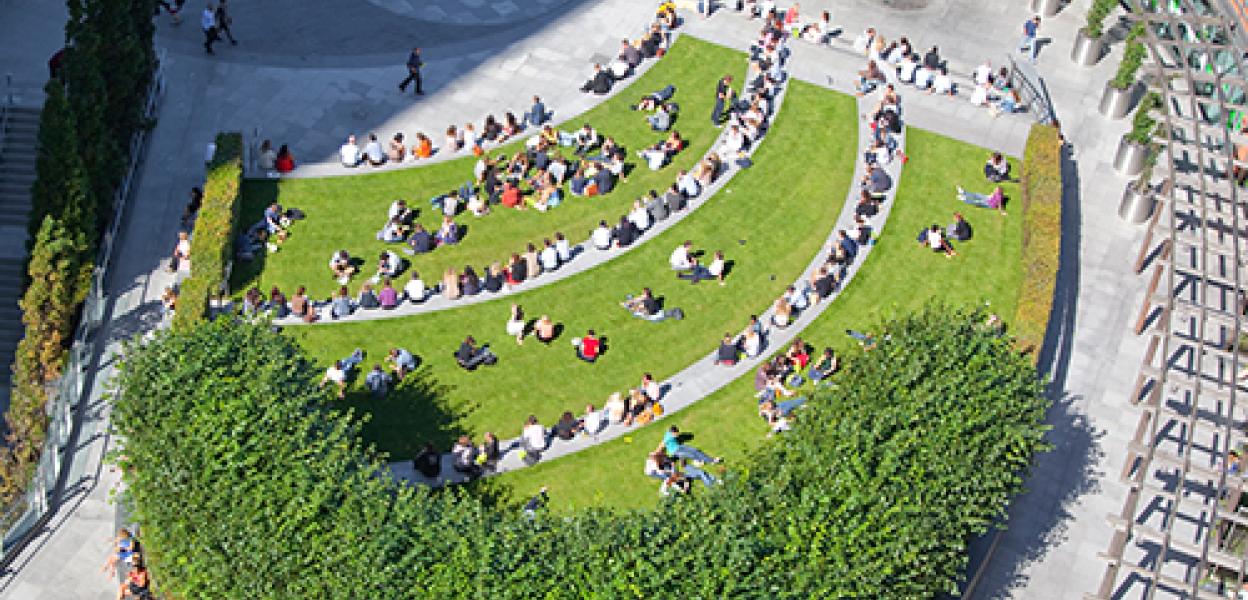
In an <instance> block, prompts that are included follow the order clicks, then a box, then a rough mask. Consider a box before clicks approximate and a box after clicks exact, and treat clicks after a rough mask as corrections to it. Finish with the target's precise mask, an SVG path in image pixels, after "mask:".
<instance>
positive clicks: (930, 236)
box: [917, 223, 958, 258]
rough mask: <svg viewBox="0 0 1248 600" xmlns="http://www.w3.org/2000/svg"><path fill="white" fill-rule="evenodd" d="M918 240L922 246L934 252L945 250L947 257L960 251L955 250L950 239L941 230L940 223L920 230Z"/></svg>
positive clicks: (951, 256)
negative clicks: (950, 243)
mask: <svg viewBox="0 0 1248 600" xmlns="http://www.w3.org/2000/svg"><path fill="white" fill-rule="evenodd" d="M917 239H918V242H919V245H920V246H926V247H928V248H931V249H932V252H944V253H945V258H953V257H954V256H957V255H958V253H957V252H955V251H954V249H953V246H950V245H949V242H948V240H946V239H945V236H944V235H943V234H941V232H940V225H937V224H935V223H933V224H932V226H931V227H929V228H927V229H925V230H923V231H921V232H919V236H918V238H917Z"/></svg>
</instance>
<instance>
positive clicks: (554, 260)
mask: <svg viewBox="0 0 1248 600" xmlns="http://www.w3.org/2000/svg"><path fill="white" fill-rule="evenodd" d="M537 259H538V260H540V261H541V262H542V270H543V271H553V270H554V269H555V268H557V267H558V266H559V253H558V252H556V251H555V247H554V246H546V247H545V248H542V252H541V254H538V255H537Z"/></svg>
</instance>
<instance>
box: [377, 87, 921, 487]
mask: <svg viewBox="0 0 1248 600" xmlns="http://www.w3.org/2000/svg"><path fill="white" fill-rule="evenodd" d="M789 83H790V82H787V81H786V86H785V87H786V88H787V87H788V85H789ZM857 103H858V112H859V113H865V112H867V111H869V110H870V108H871V105H870V104H868V103H867V100H866V98H865V97H864V98H859V99H858V101H857ZM870 139H871V131H870V129H869V128H868V125H867V123H866V122H865V121H864V120H859V128H858V144H857V146H858V149H859V152H858V156H861V155H862V151H865V150H866V148H867V144H868V141H869V140H870ZM904 148H905V132H904V128H903V132H902V134H901V135H900V136H898V149H899V151H904ZM864 166H865V165H864V164H863V162H862V161H861V160H855V166H854V176H853V177H852V178H851V179H850V189H849V190H848V194H847V197H846V201H845V204H844V205H843V207H842V209H841V214H840V216H839V217H838V219H837V221H836V224H835V225H834V226H833V227H832V228H831V230H830V231H829V233H828V237H827V243H826V244H825V245H824V246H823V247H822V248H821V250H820V251H819V252H817V253H816V254H815V256H814V257H813V258H812V259H811V261H810V263H809V264H808V265H807V266H806V268H805V270H803V272H802V275H801V276H800V277H798V278H797V279H796V282H797V283H798V284H800V283H801V282H803V281H805V280H806V279H807V278H808V277H809V276H810V274H811V273H812V272H813V271H815V270H816V269H818V268H819V267H820V266H822V265H823V263H824V252H823V249H826V248H828V247H830V246H831V244H833V243H835V241H836V240H837V237H838V232H839V231H840V230H842V229H846V228H849V227H852V226H853V225H854V208H855V206H856V205H857V201H858V196H859V194H858V191H859V187H858V184H857V181H858V180H859V179H860V178H861V177H862V176H863V175H864V173H865V170H864ZM901 166H902V161H900V160H894V161H892V162H891V163H890V164H889V165H888V166H887V167H886V168H885V171H886V172H888V174H889V176H890V177H892V181H893V185H892V187H891V188H890V189H889V191H888V194H887V197H888V199H887V201H886V202H884V203H883V204H882V205H881V210H880V213H879V214H878V215H876V217H875V218H874V219H873V222H872V223H871V225H872V234H873V236H874V235H875V234H878V232H880V231H882V230H883V226H884V224H885V223H886V222H887V220H888V215H889V213H890V212H891V208H892V206H893V204H894V200H895V198H896V193H897V188H898V184H899V182H900V175H901ZM873 247H874V244H864V245H861V246H859V251H858V252H859V254H858V257H857V258H856V259H855V260H854V262H853V263H852V264H851V265H850V266H849V268H848V269H847V270H846V274H845V278H844V279H843V280H842V282H841V284H840V285H839V286H838V287H837V289H836V290H835V291H834V292H833V295H832V297H831V298H829V299H827V300H825V301H823V302H820V303H818V304H816V305H813V306H811V307H809V308H807V309H806V310H805V311H803V312H802V313H801V314H800V315H799V316H798V317H797V318H796V319H794V320H793V322H792V324H790V325H789V327H787V328H785V329H783V330H777V329H775V328H767V329H766V330H765V333H764V335H763V339H764V340H765V341H766V345H765V350H766V351H765V352H760V353H759V355H758V356H757V357H755V358H745V359H743V360H741V361H739V362H738V363H737V364H736V365H734V366H732V367H723V366H719V365H717V364H716V360H715V354H716V353H715V351H711V352H710V353H709V354H707V355H705V356H703V357H702V358H701V359H699V360H698V361H696V362H694V363H693V364H692V365H690V366H688V367H686V368H685V369H683V370H682V371H680V372H678V373H676V374H675V375H674V376H672V377H670V378H668V379H666V380H664V381H663V382H662V384H661V385H662V386H663V388H664V390H665V392H664V394H663V397H662V401H661V404H662V405H663V408H664V414H663V416H661V417H659V418H657V419H655V421H653V422H652V423H650V424H647V425H640V426H638V425H632V426H625V425H622V424H618V423H608V424H607V425H606V426H604V427H603V428H602V430H601V431H600V432H598V433H597V435H594V436H592V437H589V436H578V437H577V438H575V439H573V440H570V441H561V440H552V441H551V442H549V443H548V446H547V448H546V450H544V451H543V453H542V456H543V461H542V463H541V464H546V463H549V462H550V461H551V460H553V459H557V458H561V457H564V456H569V455H572V454H575V453H577V452H581V451H583V450H586V449H588V448H592V447H594V446H598V445H600V444H603V443H606V442H609V441H612V440H615V439H619V438H622V437H624V436H626V435H627V434H630V433H633V432H635V431H637V430H641V429H646V428H648V427H650V426H652V425H654V424H657V423H664V422H665V421H666V420H667V419H670V418H671V417H672V415H675V414H677V413H679V412H680V411H681V410H683V409H685V408H687V407H689V406H692V405H693V404H695V403H696V402H698V401H699V400H701V399H703V398H705V397H708V396H710V395H711V394H713V393H715V392H716V391H718V390H720V389H721V388H724V387H726V386H728V385H729V384H731V383H733V382H735V381H738V380H739V379H740V378H742V377H744V376H747V375H748V374H749V373H751V372H752V371H753V370H754V369H755V368H756V367H757V366H758V365H760V364H762V363H763V362H764V361H765V360H767V359H768V358H769V357H770V356H771V355H772V354H773V353H774V351H775V350H776V349H778V348H784V347H785V346H787V345H788V344H789V343H791V342H792V341H793V339H794V338H795V337H797V336H798V334H800V333H801V332H802V331H803V330H805V329H806V328H807V326H809V325H810V324H811V323H813V322H814V321H815V319H817V318H818V317H819V315H821V314H822V313H823V312H824V311H825V310H826V309H827V308H828V307H829V306H831V305H832V304H833V303H834V302H835V301H836V299H837V298H839V297H840V295H841V293H842V292H843V291H844V290H845V289H846V287H847V286H848V285H849V283H850V282H852V281H853V278H854V275H855V274H856V273H857V272H858V271H859V270H860V269H861V268H862V266H863V265H864V264H865V263H866V259H867V258H868V257H869V256H870V254H871V250H872V248H873ZM773 313H774V311H773V310H772V309H771V308H770V307H768V308H767V310H766V311H765V312H763V313H761V314H760V315H759V320H760V322H763V323H770V322H771V316H772V315H773ZM581 416H582V417H583V416H584V415H581ZM499 447H500V449H501V450H502V452H503V457H502V459H501V460H500V461H499V462H498V465H497V467H496V468H495V469H494V470H493V471H492V472H490V473H489V476H493V475H498V474H503V473H507V472H511V471H516V470H519V469H523V468H525V467H526V466H527V465H525V464H524V462H523V460H522V459H521V457H520V452H519V449H520V447H521V445H520V438H519V437H516V438H512V439H508V440H504V441H500V443H499ZM453 462H454V460H453V457H452V455H450V454H449V453H447V454H443V455H442V466H443V468H442V475H441V476H440V477H439V478H438V479H436V480H430V479H428V478H426V477H424V476H423V475H421V474H420V473H418V472H417V471H416V470H415V468H414V466H413V464H412V462H411V461H410V460H409V461H395V462H390V463H389V467H390V470H391V473H392V474H393V476H394V477H395V478H397V479H399V480H401V481H406V482H409V483H419V484H424V485H434V486H438V485H445V484H447V483H460V482H463V481H465V480H466V478H465V477H464V476H462V475H461V474H459V473H458V472H457V471H455V470H454V468H453Z"/></svg>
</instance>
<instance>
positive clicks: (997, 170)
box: [984, 152, 1010, 183]
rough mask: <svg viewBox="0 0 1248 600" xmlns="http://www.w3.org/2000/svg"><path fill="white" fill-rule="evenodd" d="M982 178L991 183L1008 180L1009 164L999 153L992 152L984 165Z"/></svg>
mask: <svg viewBox="0 0 1248 600" xmlns="http://www.w3.org/2000/svg"><path fill="white" fill-rule="evenodd" d="M984 177H985V178H986V179H988V181H991V182H993V183H1001V182H1003V181H1009V180H1010V162H1009V161H1008V160H1006V159H1005V157H1004V156H1002V155H1001V153H1000V152H993V153H992V156H990V157H988V162H986V163H984Z"/></svg>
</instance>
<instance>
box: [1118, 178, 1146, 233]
mask: <svg viewBox="0 0 1248 600" xmlns="http://www.w3.org/2000/svg"><path fill="white" fill-rule="evenodd" d="M1137 185H1138V184H1137V183H1136V182H1134V181H1132V182H1131V183H1128V184H1127V189H1126V190H1123V192H1122V202H1120V203H1119V204H1118V216H1119V217H1121V218H1122V220H1123V221H1126V222H1128V223H1134V224H1137V225H1138V224H1140V223H1143V222H1144V221H1147V220H1148V218H1149V217H1151V216H1153V190H1152V189H1151V188H1148V187H1145V188H1143V189H1139V188H1138V187H1137Z"/></svg>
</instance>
